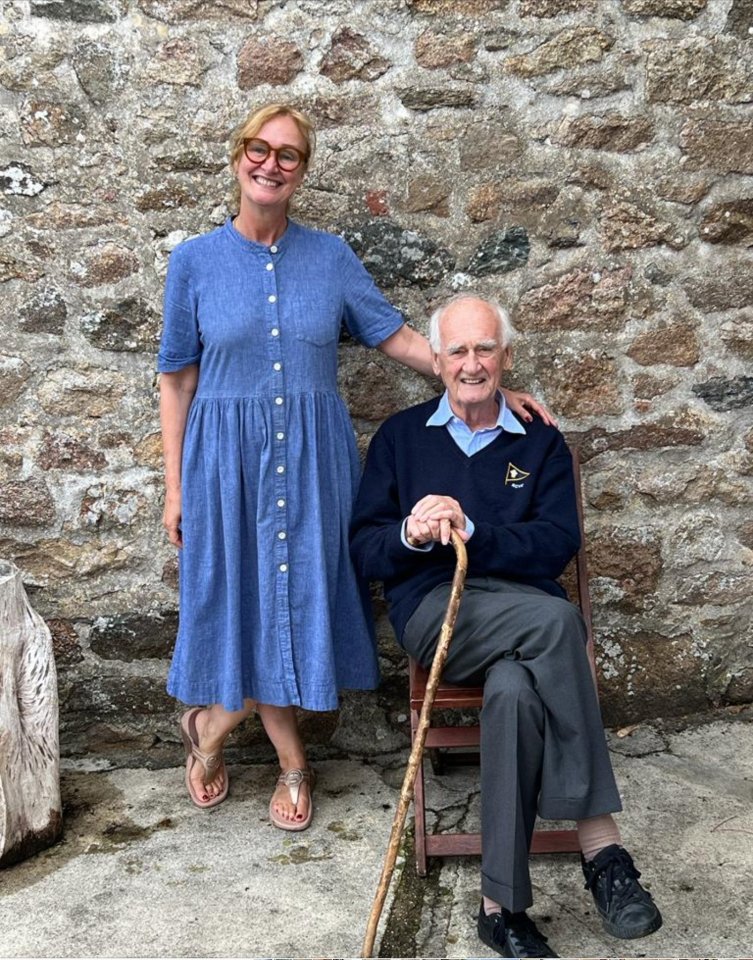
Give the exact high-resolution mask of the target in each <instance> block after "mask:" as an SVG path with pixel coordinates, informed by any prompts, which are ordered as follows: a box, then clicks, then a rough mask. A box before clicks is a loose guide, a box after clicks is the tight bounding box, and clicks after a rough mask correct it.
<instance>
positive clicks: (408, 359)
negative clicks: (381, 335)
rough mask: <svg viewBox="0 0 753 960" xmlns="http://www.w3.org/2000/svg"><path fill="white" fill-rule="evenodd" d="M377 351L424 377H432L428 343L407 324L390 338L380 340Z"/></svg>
mask: <svg viewBox="0 0 753 960" xmlns="http://www.w3.org/2000/svg"><path fill="white" fill-rule="evenodd" d="M377 350H381V351H382V353H384V354H385V355H386V356H388V357H392V359H393V360H397V362H398V363H404V364H405V366H406V367H410V368H411V369H412V370H417V371H418V372H419V373H423V374H425V375H426V376H430V377H431V376H434V368H433V367H432V365H431V347H430V346H429V341H428V340H427V339H426V337H424V336H422V335H421V334H420V333H419V332H418V331H417V330H414V329H413V328H412V327H409V326H408V324H407V323H404V324H403V325H402V327H400V329H399V330H396V331H395V332H394V333H393V334H392V336H391V337H387V339H386V340H382V342H381V343H380V344H378V345H377Z"/></svg>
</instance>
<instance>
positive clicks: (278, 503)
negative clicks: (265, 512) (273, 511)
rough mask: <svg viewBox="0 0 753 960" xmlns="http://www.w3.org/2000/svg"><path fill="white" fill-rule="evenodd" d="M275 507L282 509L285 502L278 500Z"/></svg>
mask: <svg viewBox="0 0 753 960" xmlns="http://www.w3.org/2000/svg"><path fill="white" fill-rule="evenodd" d="M277 506H278V507H284V506H285V501H284V500H278V501H277Z"/></svg>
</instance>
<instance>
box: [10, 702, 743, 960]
mask: <svg viewBox="0 0 753 960" xmlns="http://www.w3.org/2000/svg"><path fill="white" fill-rule="evenodd" d="M751 719H753V712H752V711H750V710H747V711H742V712H741V713H739V714H737V715H735V714H731V713H729V712H726V713H723V714H717V715H715V716H713V717H707V718H704V720H703V722H698V721H696V722H693V723H691V724H688V725H686V726H685V727H684V729H679V728H675V729H674V730H668V729H666V727H665V728H661V727H655V726H650V725H642V726H640V727H638V728H637V729H636V730H634V731H633V733H632V734H631V735H628V736H624V737H617V736H614V735H610V746H611V748H612V751H613V758H614V764H615V771H616V774H617V779H618V782H619V784H620V787H621V790H622V793H623V797H624V804H625V812H624V813H623V814H621V815H620V818H619V822H620V826H621V828H622V831H623V840H624V842H625V845H626V846H627V847H628V848H629V849H630V850H631V852H632V853H633V855H634V857H635V860H636V862H637V864H638V865H639V867H640V868H641V869H642V870H643V873H644V880H645V882H646V885H647V886H648V887H650V889H651V891H652V893H653V895H654V897H655V899H656V900H657V902H658V904H659V906H660V907H661V910H662V912H663V915H664V926H663V927H662V929H661V930H659V931H658V933H656V934H654V935H653V936H652V937H650V938H647V939H644V940H637V941H618V940H614V939H613V938H611V937H609V936H608V935H607V934H605V933H604V932H603V931H602V929H601V926H600V923H599V921H598V918H597V917H596V915H595V911H594V910H593V909H592V906H591V903H590V897H589V894H588V893H587V892H586V891H584V890H583V884H582V880H581V876H580V871H579V866H578V862H577V859H576V858H575V857H573V856H567V855H566V856H560V857H551V856H550V857H537V858H534V859H533V862H532V874H533V881H534V887H535V897H536V903H535V905H534V907H533V909H532V911H531V913H532V916H533V917H534V918H535V919H536V920H537V922H538V923H539V926H540V929H541V930H542V932H544V933H545V934H546V935H547V936H548V937H549V940H550V943H551V945H552V946H553V948H554V949H555V950H556V951H557V952H558V953H559V954H560V955H561V956H563V957H600V958H605V957H612V956H615V957H617V956H619V957H621V958H625V957H683V958H688V957H704V958H711V957H714V958H721V957H749V958H750V957H753V723H751V722H750V720H751ZM176 759H177V748H176ZM403 763H404V757H403V756H397V755H394V754H393V755H390V756H386V757H382V758H380V759H379V760H378V761H374V760H372V761H370V762H369V763H366V762H364V761H362V760H359V759H342V760H328V761H325V762H322V763H320V764H318V773H319V782H318V784H317V788H316V792H315V804H316V814H315V818H314V822H313V824H312V826H311V828H310V829H309V830H307V831H305V832H304V833H300V834H292V833H291V834H286V833H283V832H281V831H279V830H276V829H274V828H273V827H272V826H271V825H270V824H269V822H268V819H267V815H266V814H267V804H268V801H269V796H270V795H271V792H272V787H273V781H274V775H275V771H274V769H273V768H272V767H271V766H232V767H231V768H230V772H231V776H232V786H231V793H230V796H229V798H228V800H227V801H226V802H225V803H224V804H222V805H221V806H219V807H217V808H216V809H215V810H213V811H211V812H204V811H201V810H198V809H196V808H195V807H193V806H192V805H191V804H190V803H189V802H188V800H187V797H186V794H185V792H184V788H183V784H182V768H178V767H176V768H173V769H167V770H159V771H149V770H145V769H126V770H112V771H100V772H96V771H84V770H78V771H77V770H67V771H66V772H65V773H64V778H63V792H64V798H65V814H66V832H65V836H64V839H63V840H62V842H61V843H59V844H57V845H56V846H55V847H53V848H51V849H50V850H47V851H45V852H43V853H41V854H39V855H38V856H36V857H35V858H33V859H32V860H29V861H27V862H25V863H22V864H18V865H16V866H14V867H10V868H7V869H5V870H4V871H0V956H2V957H265V958H273V957H284V958H293V957H310V958H313V957H317V958H325V957H326V958H335V957H338V958H342V957H357V956H359V955H360V952H361V943H362V938H363V934H364V930H365V925H366V920H367V917H368V914H369V910H370V908H371V903H372V899H373V896H374V893H375V890H376V884H377V880H378V877H379V873H380V870H381V866H382V861H383V857H384V854H385V851H386V847H387V838H388V836H389V832H390V827H391V823H392V817H393V813H394V808H395V804H396V801H397V796H398V793H399V784H400V782H401V780H402V772H403V767H402V764H403ZM427 767H428V765H427ZM477 788H478V783H477V771H476V770H475V769H474V768H456V769H452V770H451V771H450V772H449V773H448V774H447V775H445V776H443V777H441V778H438V777H433V776H432V775H431V774H429V777H428V789H429V791H430V804H431V807H432V811H433V816H434V818H435V820H436V821H437V822H438V823H439V824H440V825H445V826H449V825H452V824H461V823H462V824H467V825H469V826H472V825H473V824H474V823H477V812H478V792H477ZM405 851H406V859H405V860H403V861H399V864H400V866H399V869H398V871H397V872H396V875H395V877H394V878H393V882H392V887H391V890H390V896H389V898H388V902H387V904H386V907H385V911H384V914H383V922H382V924H381V926H380V934H379V937H378V940H377V947H378V949H380V955H382V956H403V957H445V958H451V957H453V958H454V957H466V958H468V957H484V956H489V955H490V954H489V951H488V948H486V947H484V946H483V945H482V944H481V943H480V941H479V940H478V939H477V937H476V934H475V914H476V912H477V910H478V900H479V883H478V871H479V861H478V860H475V859H472V858H464V859H456V860H450V859H448V860H446V861H444V862H438V861H435V862H434V865H433V867H432V869H431V871H430V873H429V876H428V877H427V878H426V879H423V880H422V879H419V878H418V877H417V876H416V874H415V870H414V868H413V862H412V860H411V859H410V836H408V838H407V839H406V843H405Z"/></svg>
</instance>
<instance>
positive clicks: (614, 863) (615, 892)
mask: <svg viewBox="0 0 753 960" xmlns="http://www.w3.org/2000/svg"><path fill="white" fill-rule="evenodd" d="M640 875H641V872H640V870H638V869H637V867H636V866H635V864H634V863H633V858H632V857H631V856H630V854H629V853H628V852H627V850H624V849H623V848H622V847H618V848H617V850H615V851H614V853H612V854H611V855H610V857H609V859H608V860H607V862H606V863H605V864H603V865H599V866H595V867H594V868H593V869H592V871H591V873H590V876H588V877H587V878H586V883H585V888H586V890H590V891H591V892H592V893H595V889H596V886H597V884H598V882H599V877H601V876H603V877H604V891H605V893H606V897H607V904H606V906H607V908H609V906H610V905H612V904H613V905H614V906H615V907H616V908H618V909H619V908H621V907H623V906H625V905H626V904H628V903H630V902H636V903H637V902H645V900H646V898H649V899H650V898H651V894H650V893H648V892H647V891H646V890H644V889H643V887H642V886H641V885H640V883H638V878H639V877H640Z"/></svg>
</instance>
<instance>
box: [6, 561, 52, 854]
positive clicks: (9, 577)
mask: <svg viewBox="0 0 753 960" xmlns="http://www.w3.org/2000/svg"><path fill="white" fill-rule="evenodd" d="M62 826H63V815H62V805H61V802H60V749H59V744H58V690H57V674H56V672H55V661H54V659H53V654H52V638H51V636H50V631H49V630H48V629H47V624H46V623H45V622H44V620H43V619H42V618H41V617H40V616H39V614H38V613H36V612H35V611H34V610H33V609H32V607H31V604H30V603H29V600H28V597H27V596H26V591H25V590H24V586H23V582H22V580H21V572H20V570H19V569H18V568H17V567H15V566H14V565H13V564H12V563H7V562H6V561H4V560H0V867H5V866H8V865H10V864H11V863H17V862H18V861H19V860H24V859H25V858H26V857H30V856H32V855H33V854H35V853H37V852H38V851H39V850H42V849H44V848H45V847H49V846H50V844H52V843H54V842H55V841H56V840H57V839H58V837H59V836H60V832H61V830H62Z"/></svg>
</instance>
